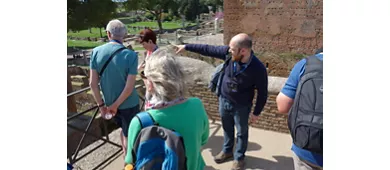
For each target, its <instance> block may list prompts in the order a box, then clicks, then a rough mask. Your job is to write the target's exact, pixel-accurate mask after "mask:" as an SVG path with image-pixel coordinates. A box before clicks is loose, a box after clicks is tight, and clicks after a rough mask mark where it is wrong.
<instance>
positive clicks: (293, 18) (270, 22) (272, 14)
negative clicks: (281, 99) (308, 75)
mask: <svg viewBox="0 0 390 170" xmlns="http://www.w3.org/2000/svg"><path fill="white" fill-rule="evenodd" d="M322 4H323V1H322V0H295V1H294V0H225V1H224V43H225V44H228V43H229V40H230V39H231V38H232V36H234V35H235V34H238V33H241V32H244V33H247V34H249V35H251V36H252V37H253V40H254V43H253V46H254V50H255V51H256V52H264V51H271V52H294V53H303V54H312V53H314V52H315V50H316V49H318V48H319V47H322V37H323V33H322V32H323V27H322V20H323V16H322Z"/></svg>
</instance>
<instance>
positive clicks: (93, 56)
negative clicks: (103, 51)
mask: <svg viewBox="0 0 390 170" xmlns="http://www.w3.org/2000/svg"><path fill="white" fill-rule="evenodd" d="M89 67H90V68H91V69H92V70H96V69H97V63H96V52H95V49H94V50H92V53H91V58H90V59H89Z"/></svg>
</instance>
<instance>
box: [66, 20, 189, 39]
mask: <svg viewBox="0 0 390 170" xmlns="http://www.w3.org/2000/svg"><path fill="white" fill-rule="evenodd" d="M186 24H188V22H187V23H186ZM190 25H191V26H192V25H195V23H191V24H190ZM129 26H143V27H158V25H157V22H137V23H133V24H127V27H128V29H127V30H128V31H129V33H130V34H136V33H139V30H135V31H134V30H133V29H132V28H129ZM162 26H163V28H164V29H174V28H181V22H163V23H162ZM99 31H100V29H99V28H91V33H90V32H89V30H88V29H87V30H82V31H79V32H71V31H70V32H68V36H71V37H97V38H100V33H99ZM102 35H103V37H104V36H107V35H106V32H105V30H104V29H102Z"/></svg>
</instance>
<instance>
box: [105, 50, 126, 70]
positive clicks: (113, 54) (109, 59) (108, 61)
mask: <svg viewBox="0 0 390 170" xmlns="http://www.w3.org/2000/svg"><path fill="white" fill-rule="evenodd" d="M124 49H126V47H121V48H119V49H117V50H116V51H114V52H113V53H112V54H111V55H110V57H109V58H108V59H107V61H106V63H104V65H103V67H102V70H101V71H100V73H99V76H100V77H101V76H102V75H103V72H104V70H105V69H106V67H107V65H108V63H110V61H111V60H112V58H114V56H115V54H116V53H118V52H119V51H122V50H124Z"/></svg>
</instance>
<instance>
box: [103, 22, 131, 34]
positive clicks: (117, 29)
mask: <svg viewBox="0 0 390 170" xmlns="http://www.w3.org/2000/svg"><path fill="white" fill-rule="evenodd" d="M106 30H107V31H108V32H110V33H111V34H112V37H113V39H117V38H119V39H123V38H124V37H125V35H126V33H127V28H126V25H125V24H123V23H122V22H121V21H119V20H117V19H114V20H111V21H110V22H108V24H107V27H106Z"/></svg>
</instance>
